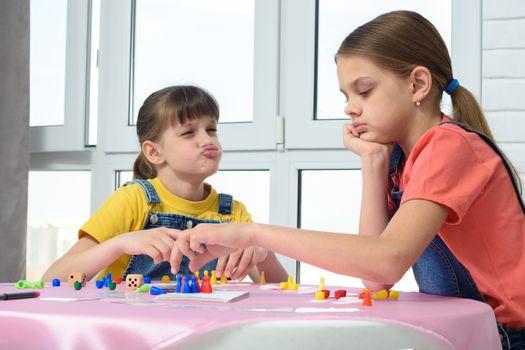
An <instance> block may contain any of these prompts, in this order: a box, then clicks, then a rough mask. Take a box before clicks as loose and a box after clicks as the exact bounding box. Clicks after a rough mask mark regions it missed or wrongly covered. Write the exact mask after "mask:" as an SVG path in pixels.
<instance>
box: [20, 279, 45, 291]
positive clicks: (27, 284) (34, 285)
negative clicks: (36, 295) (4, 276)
mask: <svg viewBox="0 0 525 350" xmlns="http://www.w3.org/2000/svg"><path fill="white" fill-rule="evenodd" d="M44 286H45V283H44V281H36V282H31V281H26V280H20V281H18V282H16V288H18V289H21V288H38V289H42V288H44Z"/></svg>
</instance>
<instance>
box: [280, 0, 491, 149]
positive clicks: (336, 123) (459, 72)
mask: <svg viewBox="0 0 525 350" xmlns="http://www.w3.org/2000/svg"><path fill="white" fill-rule="evenodd" d="M315 4H316V0H288V1H284V2H283V6H282V16H283V23H282V34H281V35H282V40H281V50H282V56H281V59H282V63H281V65H282V67H283V69H282V76H281V81H283V82H284V84H283V86H282V92H281V94H282V95H281V100H283V101H288V103H287V104H286V105H284V106H283V107H282V111H283V113H282V115H283V116H284V118H285V119H286V136H285V138H286V148H287V149H327V148H328V149H331V148H332V149H338V148H342V147H343V145H342V141H341V140H342V136H341V135H342V126H343V125H344V124H345V123H348V119H341V120H314V115H315V111H314V103H313V101H314V98H315V96H314V93H315V45H316V43H315V38H316V33H315V30H316V28H315V22H316V13H315V7H316V6H315ZM481 5H482V4H481V0H465V1H452V9H451V10H452V31H451V33H452V48H451V56H452V67H453V70H454V74H455V76H456V77H457V78H458V79H459V80H460V82H461V84H462V85H463V86H465V87H467V88H468V89H469V90H470V91H471V92H472V93H473V94H474V95H475V96H476V97H477V98H478V99H479V98H480V96H481V93H480V92H481V57H482V47H481V29H482V28H481V21H482V15H481ZM356 6H360V5H358V4H356ZM363 6H366V5H363ZM299 38H300V39H301V40H298V39H299ZM334 74H335V66H334ZM286 82H292V83H289V84H286ZM334 93H338V92H337V91H334ZM306 101H307V102H306Z"/></svg>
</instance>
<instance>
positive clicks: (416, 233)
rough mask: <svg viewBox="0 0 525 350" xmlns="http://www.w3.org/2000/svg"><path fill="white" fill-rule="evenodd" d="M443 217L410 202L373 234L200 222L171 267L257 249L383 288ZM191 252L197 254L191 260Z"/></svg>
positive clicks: (433, 207) (434, 207)
mask: <svg viewBox="0 0 525 350" xmlns="http://www.w3.org/2000/svg"><path fill="white" fill-rule="evenodd" d="M447 214H448V208H446V207H444V206H442V205H439V204H436V203H434V202H430V201H426V200H410V201H407V202H406V203H404V204H403V205H402V206H401V207H400V208H399V210H398V211H397V212H396V214H395V215H394V217H393V218H392V220H391V221H390V223H389V224H388V226H387V227H386V229H385V231H384V232H383V233H382V234H381V235H377V236H366V235H349V234H340V233H331V232H319V231H310V230H300V229H294V228H285V227H279V226H272V225H263V224H253V223H239V224H226V225H223V224H221V225H206V224H201V225H199V226H197V227H195V228H194V229H191V230H186V231H184V232H185V233H186V234H185V235H183V236H180V237H179V239H178V243H179V244H177V245H176V247H178V249H179V251H178V252H176V254H175V259H173V256H172V264H173V263H175V264H176V261H177V259H179V258H182V254H185V255H186V256H188V257H189V258H190V259H191V260H192V261H191V264H190V268H191V269H192V270H193V269H194V268H195V267H198V266H202V264H204V263H205V262H207V261H209V260H211V259H212V258H215V257H216V256H220V255H224V254H228V253H230V252H232V251H235V250H237V249H240V248H245V247H249V246H252V245H259V246H262V247H265V248H267V249H269V250H271V251H274V252H276V253H280V254H283V255H286V256H289V257H292V258H294V259H296V260H299V261H304V262H306V263H309V264H312V265H315V266H318V267H321V268H323V269H326V270H329V271H333V272H336V273H340V274H345V275H349V276H355V277H358V278H362V279H365V280H370V281H376V282H378V283H382V284H385V285H388V284H393V283H395V282H397V281H398V280H399V279H400V278H401V277H402V276H403V274H404V273H405V272H406V271H407V270H408V269H409V268H410V267H411V266H412V264H413V263H414V262H415V261H416V260H417V258H418V257H419V256H420V255H421V253H422V252H423V250H424V249H425V247H426V246H427V245H428V244H429V243H430V241H431V240H432V238H433V237H434V235H435V233H436V232H437V231H438V229H439V228H440V227H441V225H442V224H443V222H444V220H445V218H446V216H447ZM184 242H185V244H183V243H184ZM202 243H204V244H206V248H207V249H204V246H203V245H202ZM194 252H199V253H200V254H199V255H197V256H195V255H194ZM177 255H179V256H177Z"/></svg>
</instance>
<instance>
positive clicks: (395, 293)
mask: <svg viewBox="0 0 525 350" xmlns="http://www.w3.org/2000/svg"><path fill="white" fill-rule="evenodd" d="M388 298H389V299H393V300H397V299H399V292H398V291H397V290H390V292H389V293H388Z"/></svg>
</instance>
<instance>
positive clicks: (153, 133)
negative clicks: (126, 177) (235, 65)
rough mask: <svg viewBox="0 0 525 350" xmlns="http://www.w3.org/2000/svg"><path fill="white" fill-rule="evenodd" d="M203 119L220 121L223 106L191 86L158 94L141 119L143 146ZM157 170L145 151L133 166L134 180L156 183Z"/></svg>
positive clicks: (142, 110) (146, 105)
mask: <svg viewBox="0 0 525 350" xmlns="http://www.w3.org/2000/svg"><path fill="white" fill-rule="evenodd" d="M202 117H212V118H215V119H216V120H219V105H218V104H217V101H216V100H215V98H214V97H213V96H212V95H211V94H210V93H208V92H207V91H205V90H204V89H202V88H199V87H196V86H191V85H177V86H170V87H167V88H164V89H161V90H159V91H155V92H154V93H152V94H151V95H149V96H148V98H146V100H145V101H144V104H143V105H142V107H140V109H139V114H138V117H137V136H138V138H139V144H140V145H141V146H142V143H143V142H144V141H158V139H159V137H160V135H161V133H162V131H163V130H164V129H165V128H166V127H168V126H171V125H173V124H174V123H175V122H177V121H178V122H179V123H180V124H184V123H185V122H186V121H189V120H194V119H198V118H202ZM156 176H157V170H156V169H155V167H154V166H153V165H152V164H151V163H150V162H149V161H148V160H147V159H146V157H145V156H144V154H143V153H142V150H141V151H140V154H139V155H138V157H137V159H136V160H135V164H134V165H133V178H134V179H152V178H154V177H156Z"/></svg>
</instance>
